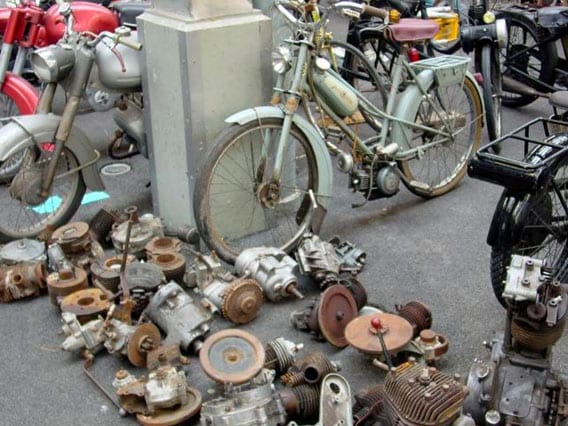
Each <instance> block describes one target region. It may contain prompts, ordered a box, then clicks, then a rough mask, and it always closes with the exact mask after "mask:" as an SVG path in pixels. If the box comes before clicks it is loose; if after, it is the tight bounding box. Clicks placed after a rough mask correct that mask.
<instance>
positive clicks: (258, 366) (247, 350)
mask: <svg viewBox="0 0 568 426" xmlns="http://www.w3.org/2000/svg"><path fill="white" fill-rule="evenodd" d="M264 359H265V354H264V348H263V347H262V344H261V343H260V341H259V340H258V339H257V338H256V337H254V336H253V335H252V334H250V333H247V332H246V331H243V330H237V329H227V330H222V331H218V332H217V333H215V334H212V335H211V336H209V337H208V338H207V339H206V340H205V342H203V346H202V347H201V350H200V351H199V361H200V362H201V368H203V371H204V372H205V374H207V375H208V376H209V377H210V378H211V379H213V380H215V381H216V382H219V383H231V384H233V385H240V384H242V383H245V382H248V381H249V380H250V379H252V378H253V377H254V376H256V375H257V374H258V372H259V371H260V370H262V367H263V365H264Z"/></svg>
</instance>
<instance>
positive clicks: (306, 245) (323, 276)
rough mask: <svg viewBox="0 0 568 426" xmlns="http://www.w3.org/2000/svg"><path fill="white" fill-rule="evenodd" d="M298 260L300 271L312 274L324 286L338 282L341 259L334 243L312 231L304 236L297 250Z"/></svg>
mask: <svg viewBox="0 0 568 426" xmlns="http://www.w3.org/2000/svg"><path fill="white" fill-rule="evenodd" d="M296 260H297V261H298V267H299V269H300V272H301V273H302V274H303V275H309V276H311V277H312V278H313V279H314V280H315V281H316V282H318V283H319V284H320V285H321V286H322V287H325V286H327V285H329V283H330V282H336V281H337V276H338V275H339V273H340V272H341V265H340V259H339V258H338V257H337V254H336V252H335V247H334V246H333V244H331V243H328V242H327V241H323V240H322V239H321V238H320V237H319V236H318V235H314V234H311V233H308V234H305V235H304V236H302V238H301V240H300V243H299V245H298V249H297V250H296Z"/></svg>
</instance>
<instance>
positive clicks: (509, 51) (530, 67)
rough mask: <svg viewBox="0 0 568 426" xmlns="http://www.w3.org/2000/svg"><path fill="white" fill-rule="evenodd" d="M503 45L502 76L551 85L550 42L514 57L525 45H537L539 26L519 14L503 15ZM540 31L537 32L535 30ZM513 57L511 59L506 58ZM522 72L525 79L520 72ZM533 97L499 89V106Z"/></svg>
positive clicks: (552, 47) (527, 101)
mask: <svg viewBox="0 0 568 426" xmlns="http://www.w3.org/2000/svg"><path fill="white" fill-rule="evenodd" d="M502 12H503V13H504V14H505V17H506V18H507V30H508V36H507V37H508V38H507V46H506V47H505V48H503V49H501V67H502V68H501V73H502V75H503V76H507V77H510V78H512V79H514V80H517V81H520V82H522V83H525V84H528V85H529V86H531V87H535V88H537V87H538V85H537V84H538V82H543V83H546V84H549V85H552V84H554V79H555V68H556V65H557V62H558V53H557V51H556V46H555V44H554V42H548V43H543V44H541V45H540V46H538V47H535V48H534V49H531V50H530V51H529V52H527V53H525V54H522V55H519V56H517V57H514V55H515V52H521V51H522V50H523V49H525V48H526V47H531V46H537V45H538V42H539V40H541V35H540V34H542V33H544V32H545V30H544V29H539V28H538V27H537V26H536V24H535V23H534V22H532V21H531V20H530V19H528V18H524V17H521V16H519V15H516V14H515V15H507V13H506V12H507V11H506V10H503V11H502ZM539 31H540V33H539ZM512 56H513V59H510V58H511V57H512ZM523 73H526V74H528V75H529V76H530V78H527V77H526V76H524V75H522V74H523ZM536 99H537V97H536V96H532V95H521V94H518V93H512V92H507V91H503V99H502V102H503V105H505V106H507V107H513V108H517V107H521V106H525V105H528V104H530V103H531V102H534V101H535V100H536Z"/></svg>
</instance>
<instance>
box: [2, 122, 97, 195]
mask: <svg viewBox="0 0 568 426" xmlns="http://www.w3.org/2000/svg"><path fill="white" fill-rule="evenodd" d="M12 121H13V122H11V123H8V124H7V125H5V126H4V127H2V128H0V140H1V141H2V143H0V162H2V161H6V160H7V159H8V158H9V157H10V156H11V155H13V154H15V153H16V152H18V151H20V150H22V149H24V148H26V147H31V146H33V145H34V144H35V143H41V142H46V141H50V142H51V140H52V138H53V135H54V134H55V132H56V131H57V128H58V127H59V123H60V121H61V117H58V116H56V115H53V114H35V115H27V116H20V117H13V118H12ZM65 146H66V147H67V148H68V149H69V150H70V151H71V152H72V153H73V155H74V156H75V158H76V159H77V161H78V162H79V167H80V168H81V170H80V172H81V175H82V177H83V181H84V182H85V185H87V187H88V188H89V189H91V190H93V191H103V190H104V189H105V186H104V183H103V181H102V179H101V177H100V175H99V171H98V169H97V166H96V162H97V160H98V159H99V158H100V153H99V152H98V151H97V150H95V149H93V148H92V146H91V143H90V141H89V139H88V137H87V136H86V135H85V133H83V131H82V130H81V129H79V128H78V127H77V126H73V127H72V128H71V131H70V133H69V138H68V140H67V143H66V144H65Z"/></svg>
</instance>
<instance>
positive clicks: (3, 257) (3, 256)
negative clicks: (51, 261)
mask: <svg viewBox="0 0 568 426" xmlns="http://www.w3.org/2000/svg"><path fill="white" fill-rule="evenodd" d="M45 260H46V254H45V243H44V242H42V241H37V240H28V239H23V240H15V241H12V242H10V243H8V244H5V245H4V246H3V247H2V248H1V249H0V263H1V264H3V265H16V264H18V263H22V262H45Z"/></svg>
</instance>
